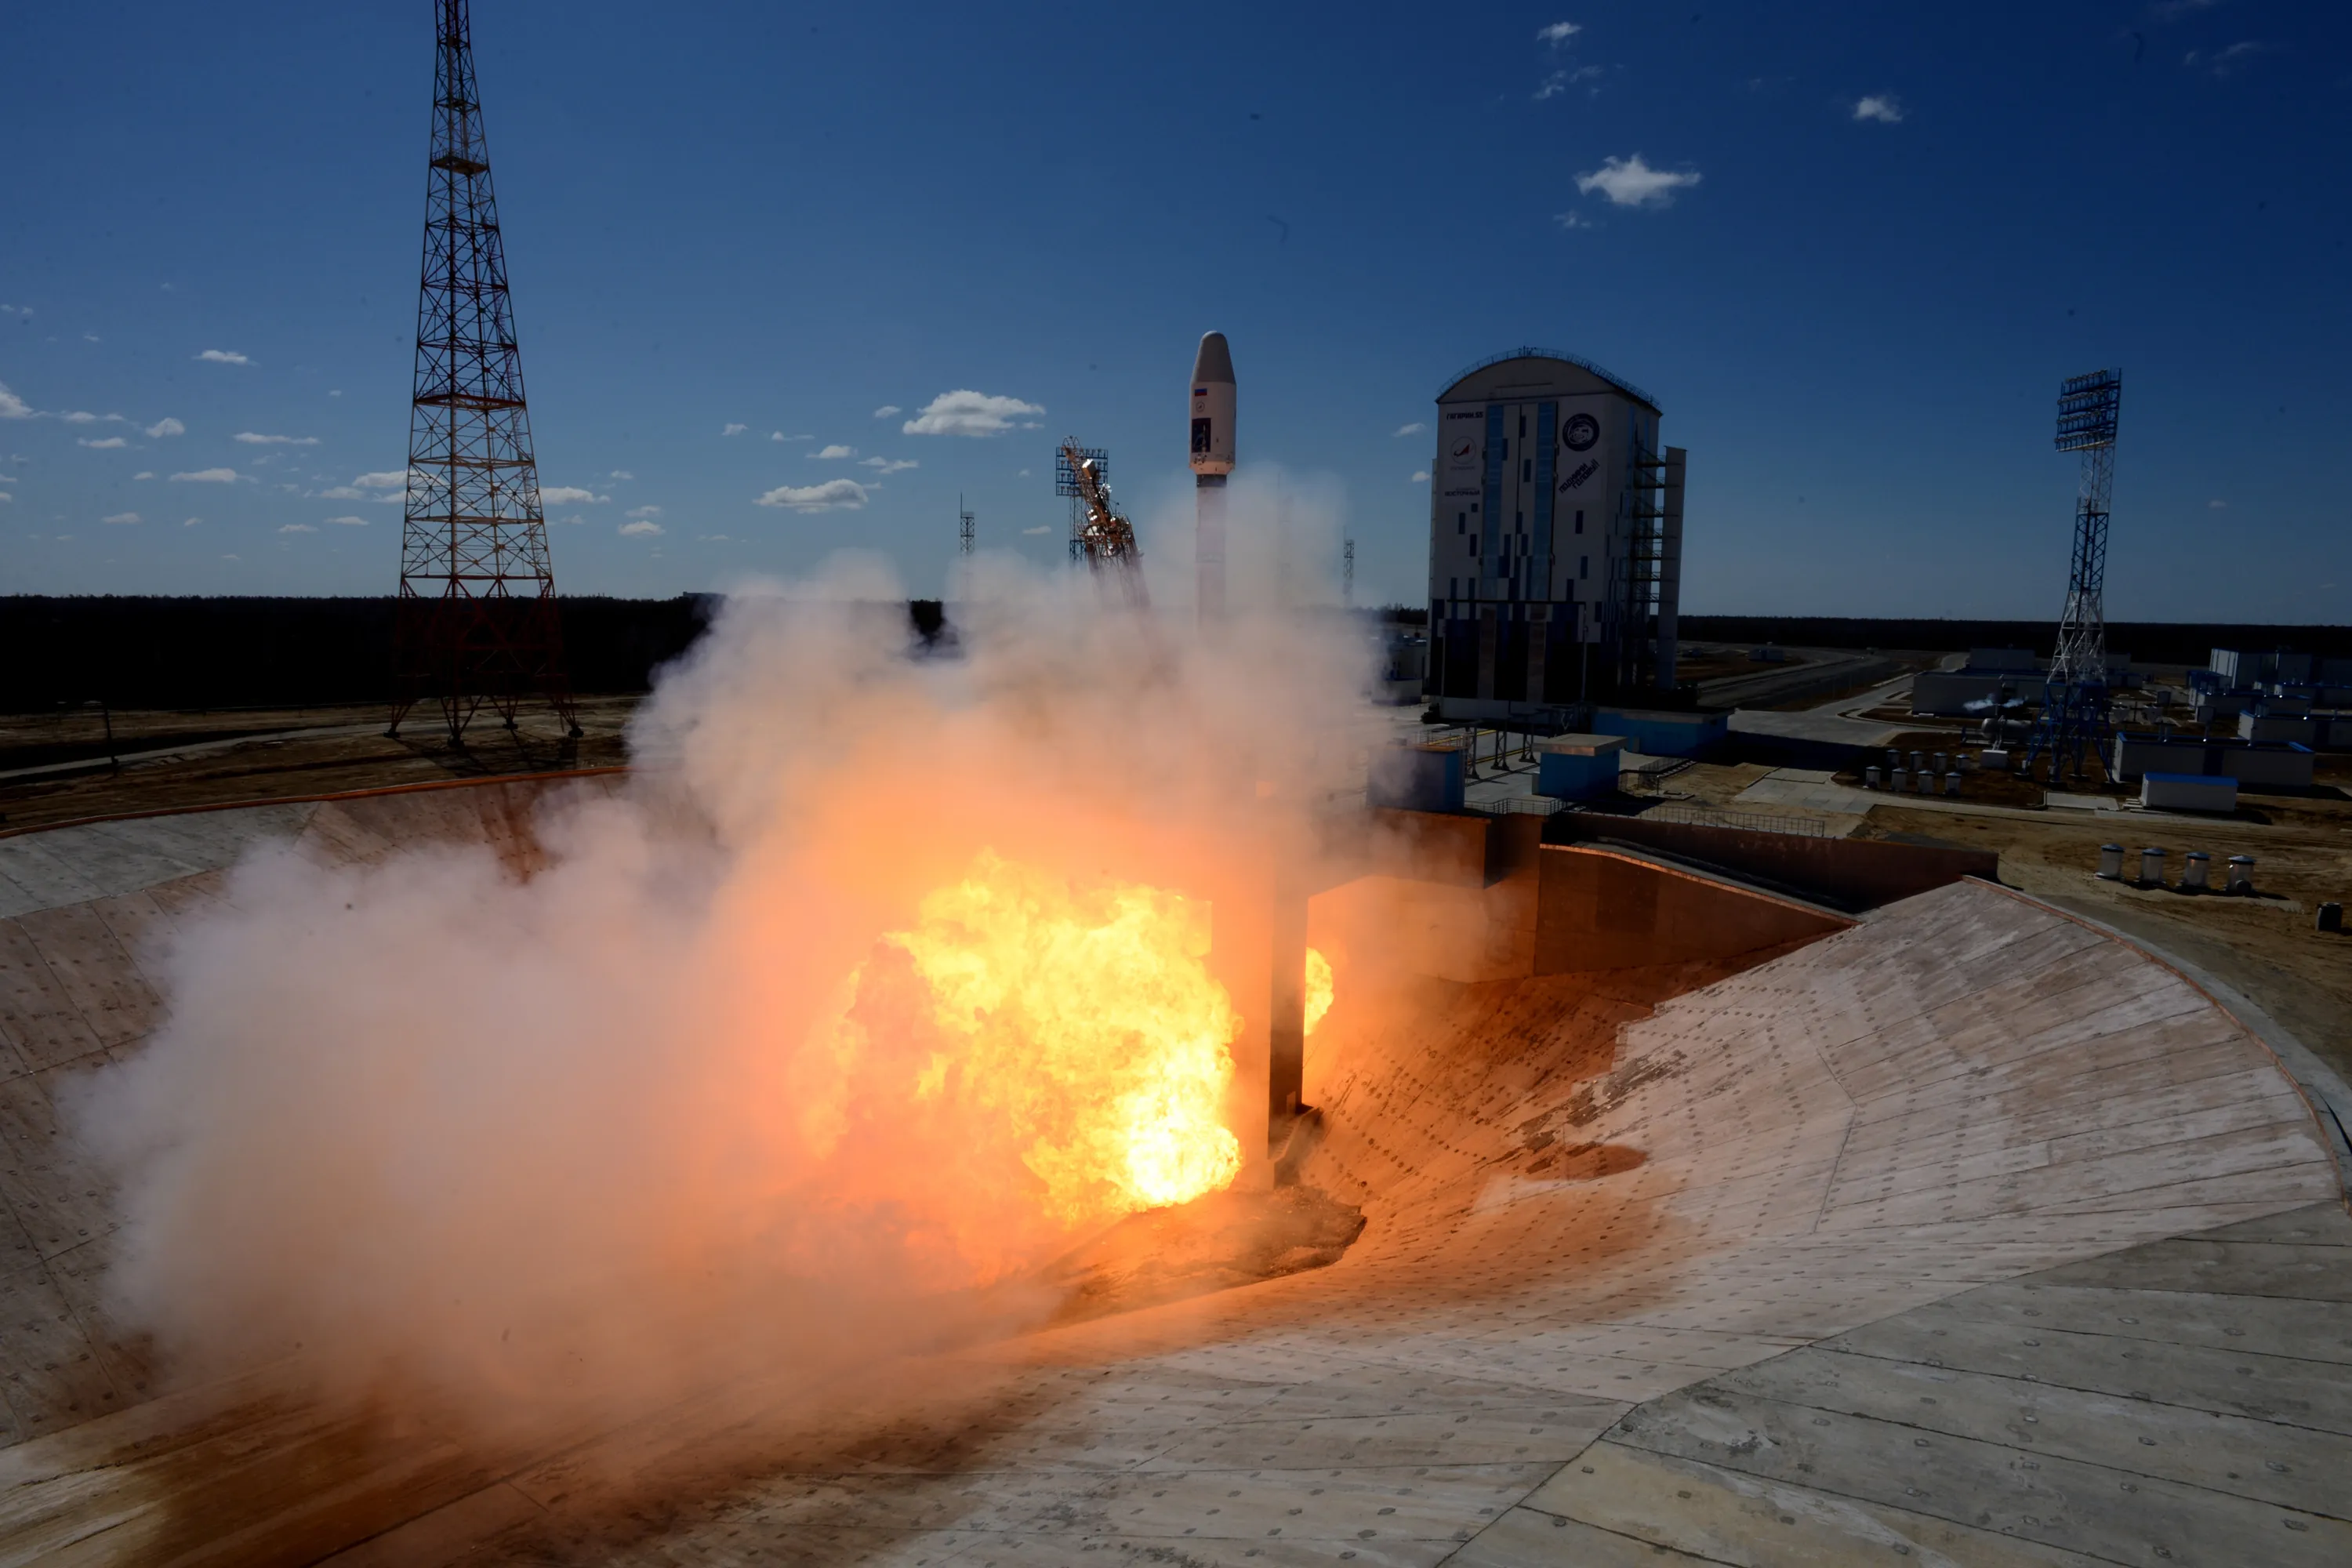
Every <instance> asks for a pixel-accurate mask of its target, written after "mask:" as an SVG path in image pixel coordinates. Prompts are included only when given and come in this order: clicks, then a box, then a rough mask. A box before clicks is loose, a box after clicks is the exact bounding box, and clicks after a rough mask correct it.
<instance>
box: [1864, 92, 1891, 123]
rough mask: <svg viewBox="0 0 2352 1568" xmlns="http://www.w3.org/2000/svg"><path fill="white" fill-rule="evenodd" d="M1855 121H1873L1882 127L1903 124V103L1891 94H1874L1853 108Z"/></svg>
mask: <svg viewBox="0 0 2352 1568" xmlns="http://www.w3.org/2000/svg"><path fill="white" fill-rule="evenodd" d="M1853 117H1854V118H1855V119H1856V120H1875V121H1878V122H1879V123H1880V124H1882V125H1900V124H1902V123H1903V102H1902V100H1900V99H1898V98H1896V97H1895V95H1894V94H1893V93H1891V92H1874V93H1872V94H1871V95H1870V96H1869V97H1867V98H1864V99H1862V100H1859V101H1858V102H1856V103H1855V104H1854V106H1853Z"/></svg>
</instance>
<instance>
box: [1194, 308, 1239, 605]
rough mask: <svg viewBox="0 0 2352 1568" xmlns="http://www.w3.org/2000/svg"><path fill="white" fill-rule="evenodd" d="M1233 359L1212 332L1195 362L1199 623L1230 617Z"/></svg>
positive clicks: (1220, 334) (1219, 334)
mask: <svg viewBox="0 0 2352 1568" xmlns="http://www.w3.org/2000/svg"><path fill="white" fill-rule="evenodd" d="M1233 471H1234V355H1233V351H1232V350H1231V349H1230V348H1228V347H1227V346H1226V344H1225V334H1224V333H1223V332H1209V333H1206V334H1204V335H1203V336H1202V339H1201V352H1200V353H1198V354H1196V355H1194V356H1193V360H1192V484H1193V561H1194V563H1195V574H1196V584H1197V585H1196V589H1195V592H1194V595H1193V602H1194V605H1195V606H1196V608H1197V611H1198V614H1199V616H1200V623H1201V625H1202V626H1213V625H1215V624H1216V623H1217V622H1219V621H1222V620H1223V619H1224V616H1225V476H1226V475H1228V474H1230V473H1232V472H1233Z"/></svg>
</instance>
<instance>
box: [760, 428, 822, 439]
mask: <svg viewBox="0 0 2352 1568" xmlns="http://www.w3.org/2000/svg"><path fill="white" fill-rule="evenodd" d="M768 439H769V440H771V441H814V440H815V439H816V437H814V436H787V435H785V434H784V433H783V432H782V430H771V431H769V432H768Z"/></svg>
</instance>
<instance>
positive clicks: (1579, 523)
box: [1576, 512, 1584, 533]
mask: <svg viewBox="0 0 2352 1568" xmlns="http://www.w3.org/2000/svg"><path fill="white" fill-rule="evenodd" d="M1576 531H1577V532H1579V533H1582V532H1583V531H1584V514H1583V513H1582V512H1578V513H1577V514H1576Z"/></svg>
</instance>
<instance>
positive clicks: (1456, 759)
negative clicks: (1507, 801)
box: [1364, 746, 1466, 811]
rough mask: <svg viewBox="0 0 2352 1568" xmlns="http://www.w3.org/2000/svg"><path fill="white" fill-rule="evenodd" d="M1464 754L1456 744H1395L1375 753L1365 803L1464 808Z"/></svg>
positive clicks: (1407, 808) (1427, 808)
mask: <svg viewBox="0 0 2352 1568" xmlns="http://www.w3.org/2000/svg"><path fill="white" fill-rule="evenodd" d="M1465 782H1466V781H1465V778H1464V776H1463V755H1462V752H1461V751H1460V750H1459V749H1458V748H1456V747H1454V746H1393V747H1391V748H1390V749H1388V750H1386V751H1380V752H1373V753H1372V765H1371V773H1370V778H1368V779H1367V780H1366V781H1365V790H1364V802H1365V804H1366V805H1373V806H1393V807H1396V808H1398V809H1400V810H1403V811H1460V810H1461V809H1462V790H1463V785H1464V784H1465Z"/></svg>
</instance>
